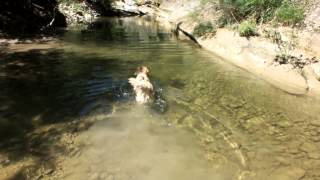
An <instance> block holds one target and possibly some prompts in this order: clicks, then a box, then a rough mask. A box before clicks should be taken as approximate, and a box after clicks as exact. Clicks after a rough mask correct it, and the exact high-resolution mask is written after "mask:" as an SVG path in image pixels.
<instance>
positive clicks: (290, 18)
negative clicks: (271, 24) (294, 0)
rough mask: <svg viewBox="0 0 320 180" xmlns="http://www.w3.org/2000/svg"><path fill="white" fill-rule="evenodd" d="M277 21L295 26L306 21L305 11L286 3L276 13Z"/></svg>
mask: <svg viewBox="0 0 320 180" xmlns="http://www.w3.org/2000/svg"><path fill="white" fill-rule="evenodd" d="M276 17H277V20H278V21H279V22H281V23H284V24H286V25H294V24H297V23H300V22H302V21H303V20H304V9H303V8H301V7H299V6H297V5H294V4H291V3H289V2H288V1H284V2H283V4H282V6H281V7H280V8H279V9H278V10H277V12H276Z"/></svg>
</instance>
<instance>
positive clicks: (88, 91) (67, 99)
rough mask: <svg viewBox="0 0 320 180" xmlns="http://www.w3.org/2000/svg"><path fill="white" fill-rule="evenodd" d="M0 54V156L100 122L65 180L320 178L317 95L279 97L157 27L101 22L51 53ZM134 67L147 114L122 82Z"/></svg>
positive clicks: (64, 38)
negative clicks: (150, 88) (144, 85)
mask: <svg viewBox="0 0 320 180" xmlns="http://www.w3.org/2000/svg"><path fill="white" fill-rule="evenodd" d="M1 56H2V60H1V62H0V63H1V64H0V87H1V88H0V100H1V102H2V103H1V104H0V139H1V141H2V143H1V147H2V149H0V151H2V152H4V151H5V150H6V148H4V147H8V146H12V145H14V144H15V143H16V144H19V143H22V141H23V140H25V139H23V138H22V139H21V137H24V136H25V135H26V134H28V133H30V132H32V131H34V130H36V129H38V128H41V127H42V126H45V125H50V124H56V123H68V122H73V121H82V119H85V118H89V117H90V118H97V119H98V117H99V119H100V120H101V119H103V120H102V121H99V122H97V123H95V124H94V125H93V126H92V127H91V128H90V129H88V130H87V131H85V132H83V133H82V134H81V135H80V136H79V139H80V140H79V141H83V142H86V143H88V142H90V143H89V144H86V143H85V144H86V146H84V148H83V149H82V154H81V155H80V156H78V157H75V158H71V159H70V160H69V161H66V162H65V163H62V164H63V165H62V166H63V167H64V168H65V172H67V173H66V174H65V176H62V177H63V179H90V178H91V179H99V178H100V179H108V178H114V179H139V180H143V179H149V180H150V179H154V180H155V179H159V180H160V179H174V180H178V179H184V180H185V179H190V180H191V179H281V180H283V179H320V174H319V172H320V153H319V152H320V138H319V137H320V114H319V110H320V104H319V102H320V101H319V99H317V98H316V97H306V96H293V95H290V94H287V93H285V92H283V91H281V90H279V89H277V88H275V87H273V86H272V85H270V84H268V83H267V82H265V81H263V80H262V79H259V78H257V77H255V76H253V75H252V74H250V73H248V72H246V71H244V70H241V69H239V68H237V67H235V66H233V65H231V64H228V63H226V62H225V61H223V60H221V59H220V58H218V57H216V56H214V55H213V54H211V53H208V52H206V51H205V50H203V49H200V48H198V47H197V46H195V45H193V44H192V43H191V42H187V41H178V40H177V39H176V37H175V36H174V35H173V34H172V33H171V32H170V30H168V29H167V28H165V27H162V26H161V25H160V24H159V23H157V22H156V21H153V20H150V19H148V18H147V19H146V18H111V19H110V18H106V19H99V20H97V21H96V22H95V23H93V24H91V25H90V26H89V27H88V28H85V29H71V30H66V31H64V32H63V33H61V35H59V42H58V46H54V47H52V48H49V49H43V50H28V51H22V52H14V53H3V54H1ZM140 65H145V66H148V67H150V69H151V77H150V78H151V80H152V82H153V84H154V85H155V87H156V90H157V98H156V99H157V101H156V102H155V103H154V104H153V105H151V106H147V107H141V106H138V105H136V104H135V102H134V97H133V92H132V89H131V87H130V86H129V84H128V83H127V79H128V78H129V77H131V76H133V75H134V71H135V69H136V68H137V67H138V66H140ZM101 117H102V118H101ZM19 138H20V141H19ZM11 139H18V140H17V141H11ZM6 153H7V152H6ZM155 154H157V155H158V156H155ZM21 156H27V154H24V155H21ZM88 162H90V163H88ZM125 162H126V163H125ZM153 162H156V163H157V164H158V166H155V165H154V163H153ZM190 169H193V171H190ZM188 173H189V174H188ZM97 177H99V178H97ZM60 178H61V177H60ZM57 179H59V178H57Z"/></svg>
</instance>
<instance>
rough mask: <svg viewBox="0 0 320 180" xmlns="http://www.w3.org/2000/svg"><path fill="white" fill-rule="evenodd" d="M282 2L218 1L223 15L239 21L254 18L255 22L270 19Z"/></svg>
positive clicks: (274, 0) (273, 0)
mask: <svg viewBox="0 0 320 180" xmlns="http://www.w3.org/2000/svg"><path fill="white" fill-rule="evenodd" d="M282 1H283V0H220V4H222V7H223V9H224V11H225V13H226V14H227V15H228V16H229V17H232V18H236V19H237V20H241V19H244V18H247V17H249V16H250V17H251V16H254V18H255V20H256V21H263V22H265V21H267V20H270V19H272V17H273V15H274V12H275V11H276V9H277V8H278V7H280V6H281V4H282Z"/></svg>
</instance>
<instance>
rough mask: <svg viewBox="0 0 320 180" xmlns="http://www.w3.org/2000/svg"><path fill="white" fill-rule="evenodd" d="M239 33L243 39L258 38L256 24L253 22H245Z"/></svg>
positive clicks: (240, 26)
mask: <svg viewBox="0 0 320 180" xmlns="http://www.w3.org/2000/svg"><path fill="white" fill-rule="evenodd" d="M238 32H239V34H240V36H242V37H250V36H256V35H257V30H256V24H255V23H254V22H252V21H243V22H242V23H241V24H240V25H239V27H238Z"/></svg>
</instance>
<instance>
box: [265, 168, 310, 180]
mask: <svg viewBox="0 0 320 180" xmlns="http://www.w3.org/2000/svg"><path fill="white" fill-rule="evenodd" d="M305 174H306V171H305V170H304V169H301V168H299V167H290V166H289V167H281V168H278V169H276V170H275V171H274V172H273V173H272V174H271V175H270V176H269V178H267V179H272V180H299V179H301V178H303V177H304V176H305Z"/></svg>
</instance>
